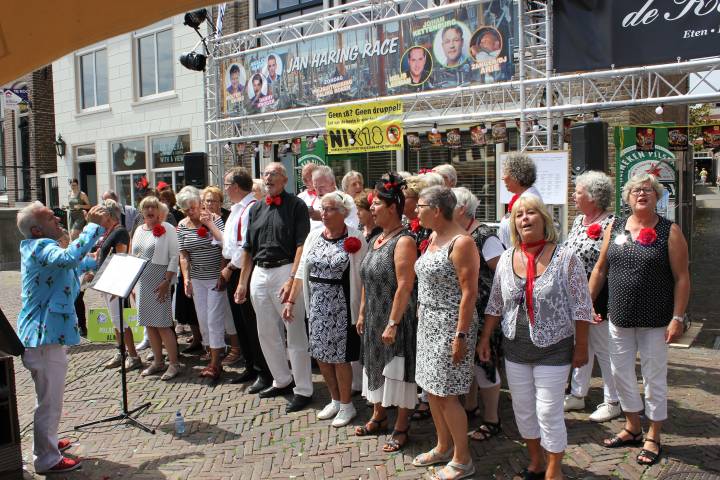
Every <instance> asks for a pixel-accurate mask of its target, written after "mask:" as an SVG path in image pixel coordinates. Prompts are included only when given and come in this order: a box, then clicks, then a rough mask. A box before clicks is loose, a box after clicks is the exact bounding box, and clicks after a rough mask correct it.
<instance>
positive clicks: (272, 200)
mask: <svg viewBox="0 0 720 480" xmlns="http://www.w3.org/2000/svg"><path fill="white" fill-rule="evenodd" d="M281 203H282V198H281V197H280V195H275V196H273V197H271V196H269V195H268V196H267V197H265V205H275V206H276V207H279V206H280V204H281Z"/></svg>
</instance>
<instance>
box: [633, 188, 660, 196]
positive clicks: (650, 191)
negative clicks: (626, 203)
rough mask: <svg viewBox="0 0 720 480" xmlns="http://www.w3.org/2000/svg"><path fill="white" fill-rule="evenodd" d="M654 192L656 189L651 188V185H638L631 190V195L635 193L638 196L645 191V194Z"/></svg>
mask: <svg viewBox="0 0 720 480" xmlns="http://www.w3.org/2000/svg"><path fill="white" fill-rule="evenodd" d="M653 192H655V189H654V188H651V187H647V188H640V187H636V188H633V189H632V190H630V195H635V196H636V197H637V196H639V195H640V194H641V193H644V194H645V195H650V194H651V193H653Z"/></svg>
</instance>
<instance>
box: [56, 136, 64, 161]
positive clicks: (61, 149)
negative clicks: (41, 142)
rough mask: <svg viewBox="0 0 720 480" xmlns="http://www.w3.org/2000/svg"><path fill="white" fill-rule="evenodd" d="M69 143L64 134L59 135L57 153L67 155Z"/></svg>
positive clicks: (61, 155) (62, 155)
mask: <svg viewBox="0 0 720 480" xmlns="http://www.w3.org/2000/svg"><path fill="white" fill-rule="evenodd" d="M66 146H67V144H66V143H65V140H63V138H62V135H58V138H57V140H55V153H57V156H58V157H64V156H65V147H66Z"/></svg>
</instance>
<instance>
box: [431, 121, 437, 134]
mask: <svg viewBox="0 0 720 480" xmlns="http://www.w3.org/2000/svg"><path fill="white" fill-rule="evenodd" d="M430 131H431V132H432V133H433V134H436V133H437V132H438V129H437V123H433V128H432V130H430Z"/></svg>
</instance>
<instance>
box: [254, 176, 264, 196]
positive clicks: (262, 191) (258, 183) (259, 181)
mask: <svg viewBox="0 0 720 480" xmlns="http://www.w3.org/2000/svg"><path fill="white" fill-rule="evenodd" d="M253 185H257V187H258V188H259V189H260V193H261V194H263V195H267V188H265V182H263V181H262V180H260V179H259V178H255V179H253Z"/></svg>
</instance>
